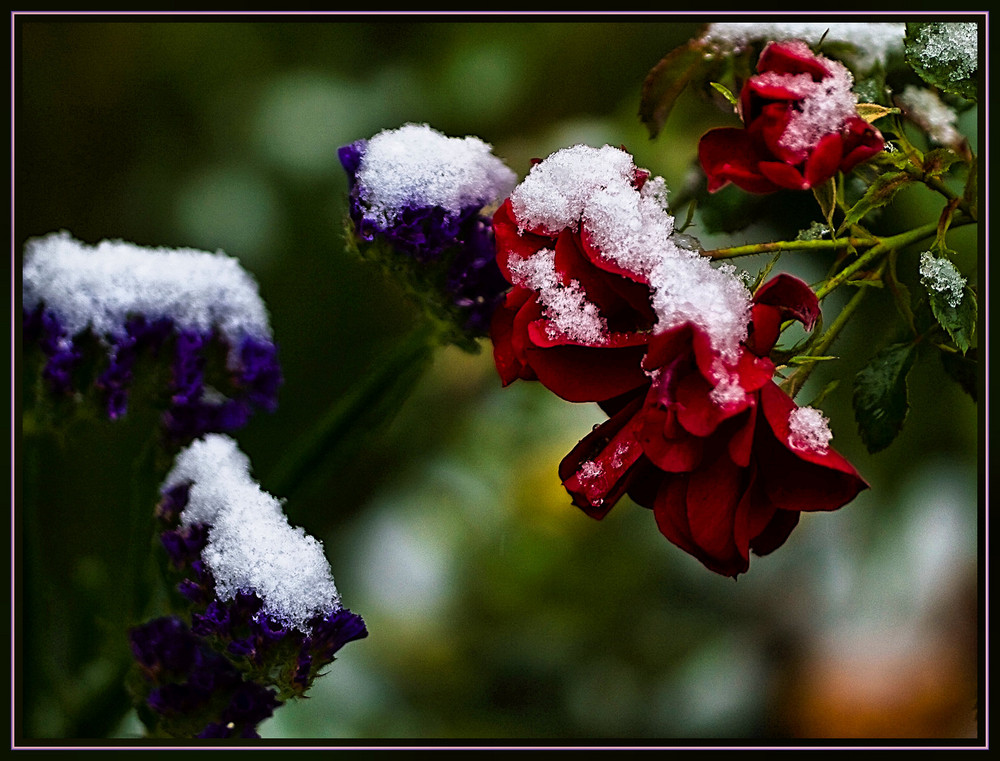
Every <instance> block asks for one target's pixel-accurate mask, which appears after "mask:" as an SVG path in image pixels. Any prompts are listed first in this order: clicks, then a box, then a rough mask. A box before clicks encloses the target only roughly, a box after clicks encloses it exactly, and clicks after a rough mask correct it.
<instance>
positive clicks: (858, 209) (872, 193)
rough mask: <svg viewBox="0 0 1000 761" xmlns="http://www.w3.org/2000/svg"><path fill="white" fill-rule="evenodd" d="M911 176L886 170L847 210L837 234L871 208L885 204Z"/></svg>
mask: <svg viewBox="0 0 1000 761" xmlns="http://www.w3.org/2000/svg"><path fill="white" fill-rule="evenodd" d="M913 181H914V180H913V178H911V177H910V175H908V174H907V173H906V172H887V173H885V174H883V175H881V176H880V177H879V178H878V179H877V180H875V182H873V183H872V185H871V187H870V188H868V190H866V191H865V194H864V195H863V196H861V199H860V200H859V201H858V202H857V203H856V204H854V206H852V207H851V208H850V209H848V210H847V214H846V215H845V216H844V221H843V222H842V223H841V225H840V229H839V230H838V231H837V232H838V234H839V233H841V232H843V231H844V230H846V229H848V228H849V227H850V226H851V225H856V224H857V223H858V222H860V221H861V220H862V219H864V217H865V215H866V214H868V212H870V211H871V210H872V209H877V208H879V207H882V206H885V205H886V204H887V203H889V202H890V201H891V200H892V197H893V196H894V195H896V192H897V191H898V190H899V189H900V188H902V187H904V186H905V185H907V184H909V183H911V182H913Z"/></svg>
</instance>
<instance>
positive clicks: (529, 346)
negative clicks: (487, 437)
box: [490, 178, 656, 402]
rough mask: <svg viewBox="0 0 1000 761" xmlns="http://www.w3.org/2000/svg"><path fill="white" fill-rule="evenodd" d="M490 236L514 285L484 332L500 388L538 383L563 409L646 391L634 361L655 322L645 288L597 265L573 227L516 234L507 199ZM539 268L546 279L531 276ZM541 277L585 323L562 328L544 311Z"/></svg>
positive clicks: (600, 261)
mask: <svg viewBox="0 0 1000 761" xmlns="http://www.w3.org/2000/svg"><path fill="white" fill-rule="evenodd" d="M640 182H641V178H640ZM493 229H494V232H495V234H496V243H497V264H499V266H500V271H501V273H503V275H504V277H505V278H506V279H507V280H508V281H509V282H510V283H512V284H513V285H514V287H513V288H512V289H511V291H510V292H509V293H508V294H507V297H506V299H505V300H504V302H503V303H502V304H501V305H500V307H499V308H498V309H497V310H496V312H495V313H494V315H493V323H492V327H491V331H490V337H491V339H492V341H493V358H494V360H495V362H496V366H497V370H498V371H499V373H500V378H501V380H502V381H503V384H504V385H505V386H506V385H509V384H510V383H513V382H514V381H515V380H517V379H519V378H520V379H523V380H538V381H540V382H541V383H542V384H543V385H544V386H546V387H547V388H548V389H550V390H551V391H553V392H554V393H556V394H558V395H559V396H561V397H562V398H563V399H566V400H568V401H571V402H594V401H597V402H600V401H605V400H607V399H611V398H613V397H616V396H620V395H621V394H624V393H626V392H629V391H632V390H634V389H636V388H639V387H643V386H645V385H647V384H648V383H649V378H648V377H647V375H646V373H645V372H644V371H643V368H642V359H643V356H644V355H645V352H646V343H647V341H648V339H649V335H650V332H651V329H652V326H653V324H654V323H655V322H656V315H655V314H654V312H653V308H652V306H651V291H650V287H649V285H648V284H647V283H645V282H642V280H641V279H640V278H639V277H638V276H636V275H634V274H631V273H628V272H626V271H625V270H623V269H622V268H621V267H619V266H617V265H616V264H615V263H614V262H613V261H611V260H609V259H607V258H604V257H602V256H601V255H600V252H599V251H598V250H597V249H596V247H595V246H594V245H593V243H592V242H591V241H590V240H589V236H587V235H586V234H583V235H581V233H580V231H579V228H578V227H577V228H566V229H563V230H560V231H559V232H557V233H549V232H546V231H540V230H532V229H530V228H529V229H525V230H524V231H523V232H521V231H519V229H518V221H517V219H515V217H514V212H513V210H512V206H511V201H510V199H507V200H506V201H505V202H504V203H503V205H502V206H500V208H499V209H498V210H497V212H496V213H495V214H494V217H493ZM543 251H550V252H552V253H551V257H550V259H546V258H545V257H544V256H542V257H539V256H537V255H538V254H539V252H543ZM528 261H531V262H533V264H531V265H530V266H532V267H533V268H535V270H534V272H533V273H531V274H529V275H526V274H525V272H524V270H523V267H524V266H525V265H524V264H523V263H524V262H528ZM539 261H543V262H546V263H547V264H548V266H550V267H551V272H549V273H545V272H543V271H541V270H539V269H538V267H539V265H538V262H539ZM519 267H521V268H522V269H519ZM546 277H548V280H547V282H548V285H549V286H551V288H550V290H552V291H553V292H555V291H557V290H558V291H559V298H562V299H567V298H570V299H571V298H572V297H573V296H574V295H575V296H577V297H579V303H580V305H585V306H588V307H589V308H590V309H591V311H590V313H589V315H588V313H585V312H583V311H579V312H577V313H575V314H574V315H573V316H572V318H570V321H571V322H574V324H572V325H569V327H567V321H566V320H565V319H563V320H561V319H560V316H559V315H558V314H557V313H556V311H554V309H553V308H552V306H551V305H550V306H546V304H545V299H546V296H545V293H544V291H545V290H546V285H545V283H543V282H541V281H545V280H546ZM532 280H534V281H536V282H533V283H532V284H531V285H524V284H523V283H525V282H529V281H532ZM568 311H571V310H568V309H564V310H563V315H562V316H563V317H565V316H566V313H567V312H568Z"/></svg>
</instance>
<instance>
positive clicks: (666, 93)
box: [639, 40, 722, 139]
mask: <svg viewBox="0 0 1000 761" xmlns="http://www.w3.org/2000/svg"><path fill="white" fill-rule="evenodd" d="M721 65H722V62H721V60H720V59H715V58H712V57H706V54H705V50H704V49H703V46H702V44H701V43H699V42H698V41H697V40H690V41H688V42H687V43H686V44H684V45H681V46H680V47H678V48H674V49H673V50H672V51H671V52H670V53H668V54H667V55H666V56H665V57H664V58H663V59H662V60H661V61H660V62H659V63H657V64H656V66H654V67H653V68H652V69H651V70H650V72H649V73H648V74H647V75H646V79H645V80H644V81H643V83H642V95H641V97H640V100H639V120H640V121H641V122H642V123H643V124H645V125H646V129H648V130H649V137H650V138H651V139H652V138H655V137H656V136H657V135H658V134H659V133H660V130H662V129H663V125H664V124H666V122H667V117H669V116H670V111H671V109H673V107H674V104H675V103H676V102H677V99H678V98H679V97H680V95H681V93H682V92H684V88H685V87H687V85H688V83H689V82H691V81H692V80H696V79H702V78H704V77H706V76H710V72H713V71H716V70H718V69H720V68H721Z"/></svg>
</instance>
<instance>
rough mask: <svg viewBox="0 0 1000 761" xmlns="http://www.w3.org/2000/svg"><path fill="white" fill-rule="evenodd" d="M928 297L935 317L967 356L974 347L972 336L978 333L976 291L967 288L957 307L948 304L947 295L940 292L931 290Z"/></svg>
mask: <svg viewBox="0 0 1000 761" xmlns="http://www.w3.org/2000/svg"><path fill="white" fill-rule="evenodd" d="M927 295H928V300H929V301H930V305H931V311H932V312H933V313H934V317H935V318H936V319H937V321H938V323H939V324H940V325H941V327H942V328H944V329H945V330H946V331H947V332H948V335H949V336H951V340H952V341H954V342H955V346H957V347H958V350H959V351H960V352H962V353H963V354H965V353H966V352H967V351H968V350H969V348H970V347H971V346H972V336H973V334H974V333H975V331H976V317H977V315H978V312H979V304H978V301H977V299H976V293H975V291H973V290H972V288H970V287H969V286H968V285H967V286H965V288H964V289H963V291H962V300H961V301H959V302H958V304H956V305H955V306H952V305H951V304H950V303H949V302H948V298H947V296H946V294H943V293H940V292H939V291H933V290H929V291H928V292H927Z"/></svg>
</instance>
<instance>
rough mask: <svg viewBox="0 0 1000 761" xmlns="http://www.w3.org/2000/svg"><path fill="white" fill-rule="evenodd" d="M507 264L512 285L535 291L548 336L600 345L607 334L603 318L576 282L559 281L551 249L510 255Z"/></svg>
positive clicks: (605, 322) (553, 253)
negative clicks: (542, 312)
mask: <svg viewBox="0 0 1000 761" xmlns="http://www.w3.org/2000/svg"><path fill="white" fill-rule="evenodd" d="M508 267H509V269H510V273H511V276H512V277H513V278H514V285H520V286H524V287H526V288H530V289H531V290H533V291H536V292H537V293H538V298H539V300H540V302H541V303H542V304H543V305H544V311H545V316H546V317H547V318H548V328H549V337H550V338H553V339H558V338H561V337H566V338H569V339H571V340H573V341H579V342H581V343H587V344H600V343H602V342H603V341H604V340H605V339H606V338H607V337H608V325H607V321H606V320H605V319H604V318H603V317H602V316H601V314H600V311H599V310H598V308H597V306H596V305H595V304H593V303H591V302H590V301H587V297H586V294H585V293H584V292H583V289H582V288H581V287H580V284H579V283H578V282H577V281H576V280H573V281H570V283H569V284H566V285H564V284H563V283H561V282H560V281H559V276H558V274H557V273H556V266H555V251H552V250H550V249H542V250H540V251H538V252H536V253H535V254H534V255H532V256H530V257H525V258H518V257H511V258H510V259H509V260H508Z"/></svg>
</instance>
